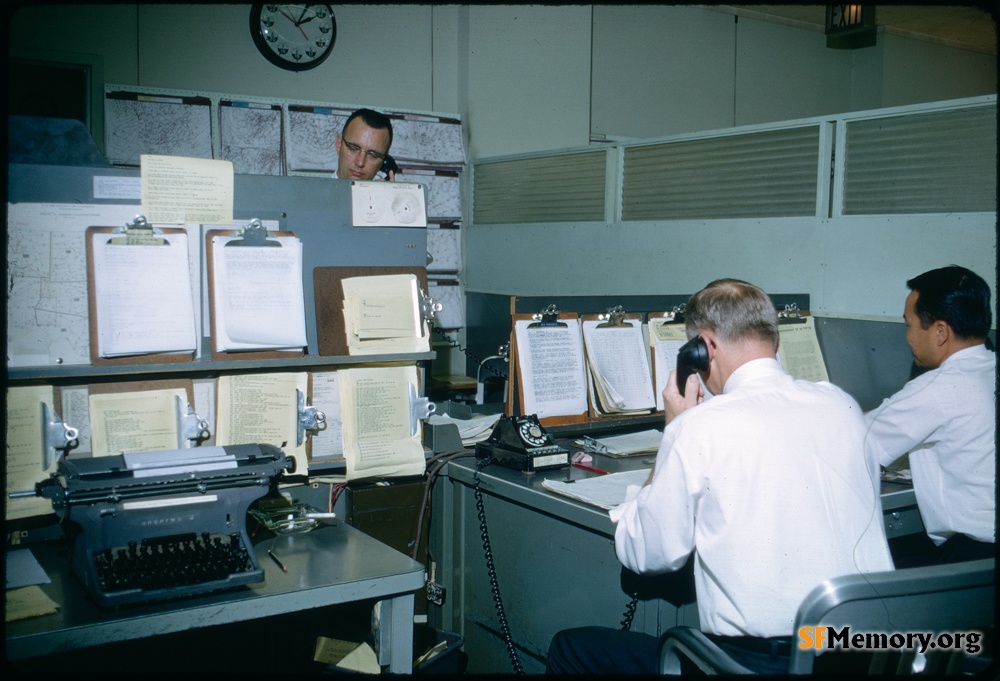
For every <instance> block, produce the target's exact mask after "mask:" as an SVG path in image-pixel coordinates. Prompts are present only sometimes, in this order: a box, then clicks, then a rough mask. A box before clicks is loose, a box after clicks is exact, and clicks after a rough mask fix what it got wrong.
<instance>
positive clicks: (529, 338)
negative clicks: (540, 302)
mask: <svg viewBox="0 0 1000 681" xmlns="http://www.w3.org/2000/svg"><path fill="white" fill-rule="evenodd" d="M560 322H561V323H563V324H565V326H538V325H537V322H532V321H530V320H527V319H518V320H516V321H515V322H514V335H515V339H516V340H517V362H518V368H519V370H520V374H519V377H520V379H521V387H522V389H523V391H524V404H523V405H522V412H523V413H525V414H535V415H537V416H538V418H546V417H550V416H577V415H580V414H585V413H586V412H587V379H586V371H585V367H584V355H583V337H582V335H581V333H580V320H579V319H563V320H560ZM533 325H534V326H533Z"/></svg>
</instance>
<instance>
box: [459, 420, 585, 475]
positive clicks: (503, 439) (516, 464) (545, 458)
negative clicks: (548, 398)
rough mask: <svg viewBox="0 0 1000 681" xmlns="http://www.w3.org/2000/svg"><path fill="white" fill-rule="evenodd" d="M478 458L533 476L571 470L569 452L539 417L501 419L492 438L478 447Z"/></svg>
mask: <svg viewBox="0 0 1000 681" xmlns="http://www.w3.org/2000/svg"><path fill="white" fill-rule="evenodd" d="M476 458H477V459H486V458H491V459H493V462H494V463H498V464H500V465H501V466H505V467H507V468H513V469H515V470H519V471H521V472H522V473H525V474H528V475H530V474H532V473H534V472H535V471H540V470H545V469H549V468H563V467H565V466H568V465H569V450H567V449H563V448H562V447H560V446H559V445H557V444H556V443H555V441H554V440H553V439H552V436H551V435H549V434H548V433H547V432H545V429H544V428H542V424H541V423H539V422H538V417H537V416H536V415H534V414H529V415H527V416H507V415H501V416H500V420H499V421H497V424H496V426H495V427H494V428H493V433H492V434H491V435H490V437H489V438H488V439H486V440H484V441H483V442H479V443H477V444H476Z"/></svg>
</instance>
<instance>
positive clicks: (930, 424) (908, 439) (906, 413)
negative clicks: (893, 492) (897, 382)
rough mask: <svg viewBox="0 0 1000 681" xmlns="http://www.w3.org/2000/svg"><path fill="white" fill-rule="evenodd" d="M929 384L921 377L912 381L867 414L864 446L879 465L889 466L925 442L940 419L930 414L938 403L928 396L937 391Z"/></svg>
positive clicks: (931, 396)
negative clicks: (924, 383)
mask: <svg viewBox="0 0 1000 681" xmlns="http://www.w3.org/2000/svg"><path fill="white" fill-rule="evenodd" d="M926 387H927V386H925V385H923V381H920V380H919V379H917V380H913V381H910V382H909V383H907V384H906V385H905V386H904V387H903V389H902V390H900V391H899V392H898V393H896V394H895V395H893V396H892V397H889V398H887V399H886V400H885V401H884V402H882V404H881V405H879V406H878V407H877V408H876V409H874V410H873V411H870V412H868V413H867V414H866V415H865V420H866V421H867V422H868V431H867V432H866V433H865V446H866V447H867V448H868V449H869V451H870V452H872V454H873V455H874V458H875V460H876V461H878V463H879V464H880V465H882V466H888V465H889V464H891V463H892V462H893V461H895V460H896V459H898V458H899V457H901V456H903V455H904V454H906V453H908V452H911V451H913V450H914V449H915V448H916V447H918V446H920V445H923V444H925V443H926V442H927V440H928V438H929V437H931V435H932V434H933V432H934V429H935V428H936V427H937V419H935V418H931V414H933V413H934V411H933V410H934V409H935V405H934V404H932V403H931V402H930V401H929V400H931V399H932V398H933V394H934V391H933V390H927V389H925V388H926ZM938 408H940V407H938Z"/></svg>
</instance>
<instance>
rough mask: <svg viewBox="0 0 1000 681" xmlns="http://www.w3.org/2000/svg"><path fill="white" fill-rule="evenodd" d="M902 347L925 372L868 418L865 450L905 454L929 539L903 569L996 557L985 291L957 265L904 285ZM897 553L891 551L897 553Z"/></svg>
mask: <svg viewBox="0 0 1000 681" xmlns="http://www.w3.org/2000/svg"><path fill="white" fill-rule="evenodd" d="M906 285H907V287H908V288H909V289H910V293H909V295H908V296H907V297H906V302H905V304H904V309H903V321H904V322H905V323H906V343H907V345H909V346H910V350H911V352H912V353H913V359H914V362H915V364H916V365H917V366H918V367H920V368H923V369H928V370H929V371H926V372H925V373H923V374H921V375H920V376H917V377H916V378H914V379H913V380H911V381H909V382H908V383H907V384H906V385H905V386H903V388H902V389H901V390H900V391H899V392H897V393H896V394H895V395H893V396H891V397H889V398H887V399H886V400H885V401H884V402H882V404H881V405H880V406H879V407H878V408H876V409H873V410H872V411H870V412H868V414H867V415H866V419H867V421H868V424H869V430H868V437H867V439H866V445H867V446H868V449H869V451H870V453H871V455H872V456H873V458H874V459H875V460H876V461H878V462H879V463H880V464H882V465H883V466H888V465H889V464H891V463H893V462H894V461H896V460H897V459H899V458H900V457H902V456H903V455H905V454H907V453H908V454H909V465H910V471H911V474H912V476H913V493H914V495H915V496H916V498H917V507H918V508H919V510H920V517H921V520H922V521H923V524H924V530H925V531H926V535H927V538H928V539H929V541H925V542H924V546H923V547H919V548H917V549H914V548H911V549H910V552H911V553H910V554H908V555H905V556H903V555H900V559H901V560H900V561H899V564H900V565H905V566H913V565H920V564H933V563H950V562H956V561H961V560H975V559H978V558H988V557H993V556H994V555H995V546H996V544H995V541H996V458H997V449H996V438H995V434H996V399H995V391H996V377H997V376H996V369H997V359H996V353H995V352H994V351H992V350H990V349H989V348H988V347H987V345H986V342H987V334H988V333H989V330H990V325H991V323H992V320H993V314H992V309H991V307H990V288H989V286H988V285H987V283H986V282H985V281H984V280H983V278H982V277H980V276H979V275H978V274H976V273H975V272H972V271H971V270H968V269H966V268H964V267H959V266H958V265H950V266H948V267H941V268H939V269H934V270H930V271H928V272H924V273H923V274H921V275H919V276H916V277H914V278H913V279H910V280H909V281H907V282H906ZM894 548H895V547H894Z"/></svg>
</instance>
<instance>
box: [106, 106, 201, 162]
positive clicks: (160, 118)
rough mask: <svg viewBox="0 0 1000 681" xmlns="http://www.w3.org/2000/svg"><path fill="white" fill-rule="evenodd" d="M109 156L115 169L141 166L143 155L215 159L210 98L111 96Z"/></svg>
mask: <svg viewBox="0 0 1000 681" xmlns="http://www.w3.org/2000/svg"><path fill="white" fill-rule="evenodd" d="M104 129H105V138H106V144H105V154H106V156H107V157H108V162H109V163H111V164H112V165H126V166H136V167H138V166H139V157H140V156H141V155H142V154H158V155H164V156H186V157H189V158H212V102H211V100H210V99H209V98H208V97H174V96H168V95H162V94H160V95H145V94H140V93H136V92H125V91H118V92H108V93H106V96H105V100H104Z"/></svg>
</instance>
